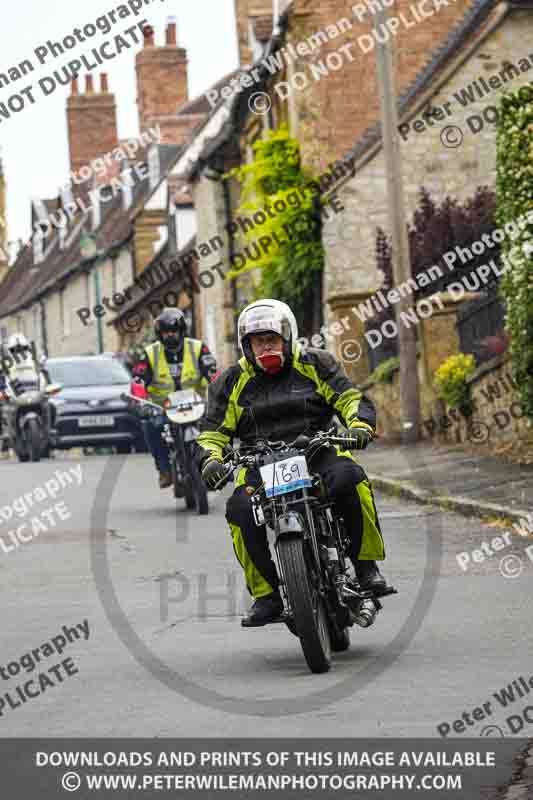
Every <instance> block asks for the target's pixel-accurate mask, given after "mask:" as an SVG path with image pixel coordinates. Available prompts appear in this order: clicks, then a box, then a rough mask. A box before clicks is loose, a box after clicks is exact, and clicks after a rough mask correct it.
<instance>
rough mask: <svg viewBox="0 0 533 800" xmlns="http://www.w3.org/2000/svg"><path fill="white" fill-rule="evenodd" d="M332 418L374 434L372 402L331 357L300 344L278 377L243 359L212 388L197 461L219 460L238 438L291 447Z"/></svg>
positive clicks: (249, 442) (325, 425)
mask: <svg viewBox="0 0 533 800" xmlns="http://www.w3.org/2000/svg"><path fill="white" fill-rule="evenodd" d="M334 414H337V415H338V417H339V418H340V420H341V422H342V423H343V424H344V425H345V426H346V427H347V428H349V427H350V426H351V425H353V424H354V423H358V424H360V423H363V424H366V425H368V426H369V428H370V429H371V430H372V431H373V430H374V429H375V425H376V412H375V409H374V405H373V403H372V401H371V400H369V399H368V398H367V397H365V396H364V395H363V394H362V393H361V392H360V391H359V389H356V388H355V387H354V385H353V384H352V383H351V382H350V381H349V380H348V378H347V377H346V375H345V374H344V372H343V370H342V368H341V366H340V364H339V362H338V361H337V360H336V359H335V358H334V356H332V355H331V353H328V352H326V351H324V350H316V349H311V348H308V349H302V348H301V347H300V345H299V344H297V345H296V352H295V354H294V357H293V359H292V363H290V364H287V365H286V366H285V367H284V368H283V369H282V370H281V372H279V373H277V374H276V375H267V374H266V373H264V372H263V371H261V370H260V369H259V368H257V370H256V369H254V367H252V365H251V364H249V363H248V361H247V360H246V359H245V358H244V357H243V358H241V359H240V360H239V362H238V364H235V366H232V367H229V369H227V370H225V371H224V372H223V373H222V374H221V375H220V376H219V377H218V378H217V380H216V381H215V382H214V383H212V384H211V386H210V387H209V399H208V408H207V412H206V415H205V417H204V418H203V420H202V423H201V433H200V436H199V437H198V439H197V442H198V445H199V446H200V449H199V453H198V461H199V463H200V464H201V463H202V462H203V461H204V460H205V459H206V458H207V457H208V456H211V457H214V458H217V459H219V460H221V458H222V449H223V447H224V445H226V444H231V442H232V440H233V438H234V437H237V438H238V439H240V441H241V443H242V444H252V443H253V442H255V441H257V439H260V438H261V439H269V440H271V441H280V440H283V441H286V442H290V441H292V440H293V439H295V438H296V436H298V435H299V434H300V433H305V434H309V435H313V434H314V433H316V432H317V431H320V430H325V429H327V428H328V427H330V426H331V422H332V418H333V416H334Z"/></svg>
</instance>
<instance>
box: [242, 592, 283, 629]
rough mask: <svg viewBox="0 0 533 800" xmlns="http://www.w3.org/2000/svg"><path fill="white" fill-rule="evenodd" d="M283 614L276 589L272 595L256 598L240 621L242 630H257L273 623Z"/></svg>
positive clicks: (280, 600) (281, 603)
mask: <svg viewBox="0 0 533 800" xmlns="http://www.w3.org/2000/svg"><path fill="white" fill-rule="evenodd" d="M282 612H283V600H282V599H281V595H280V593H279V591H278V590H277V589H276V591H275V592H272V594H267V595H265V597H258V598H257V600H256V601H255V603H254V604H253V606H252V607H251V609H250V611H249V612H248V614H247V615H246V616H245V617H243V619H242V620H241V625H242V627H243V628H258V627H260V626H261V625H268V623H269V622H274V620H276V619H277V618H278V617H279V616H280V614H281V613H282Z"/></svg>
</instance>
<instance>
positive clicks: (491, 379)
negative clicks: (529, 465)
mask: <svg viewBox="0 0 533 800" xmlns="http://www.w3.org/2000/svg"><path fill="white" fill-rule="evenodd" d="M468 384H469V386H470V392H471V397H472V401H473V413H472V417H471V418H470V420H469V421H468V422H467V420H466V419H465V417H464V416H463V415H462V414H460V413H459V411H457V410H453V409H448V410H446V409H445V408H444V406H442V410H441V413H440V414H439V413H434V414H433V415H431V416H430V417H428V418H426V419H425V423H424V426H423V427H424V434H425V435H426V436H428V437H430V438H434V439H436V440H440V441H443V442H452V443H463V442H468V443H470V444H472V445H490V446H498V445H500V444H507V443H519V442H525V441H526V440H529V439H531V435H532V429H531V426H530V425H529V423H528V420H527V417H525V416H524V414H523V411H522V406H521V403H520V400H519V397H518V394H517V392H516V384H515V381H514V379H513V376H512V372H511V365H510V362H509V359H508V357H507V356H505V355H504V356H497V357H496V358H493V359H492V360H491V361H488V362H487V363H485V364H482V365H481V366H480V367H478V369H477V370H476V372H475V373H474V374H473V375H472V377H471V378H470V379H469V381H468Z"/></svg>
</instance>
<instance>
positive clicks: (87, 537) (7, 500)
mask: <svg viewBox="0 0 533 800" xmlns="http://www.w3.org/2000/svg"><path fill="white" fill-rule="evenodd" d="M80 467H81V473H80V472H79V470H80ZM76 470H77V471H78V472H77V473H76V472H75V471H76ZM58 471H59V472H60V473H61V475H63V476H64V474H65V473H67V472H69V474H70V476H71V479H72V482H71V483H70V484H68V485H66V481H67V479H66V478H65V477H63V478H62V480H63V483H64V484H65V485H64V486H63V487H61V486H60V485H59V484H60V481H59V479H58V475H57V472H58ZM78 474H79V475H80V477H81V484H79V485H77V484H78V483H79V482H78V478H77V475H78ZM54 480H55V481H56V482H57V484H58V488H59V492H58V493H57V494H56V497H55V498H53V499H52V498H51V497H50V492H53V493H55V492H56V487H55V486H54V484H50V483H48V484H47V482H49V481H54ZM0 487H1V490H0V491H1V502H0V517H1V520H0V537H1V539H2V542H3V545H1V546H0V547H1V549H0V586H1V588H0V601H1V607H2V636H1V639H2V641H1V650H0V652H1V656H0V667H3V668H4V670H5V669H6V665H7V664H8V663H11V662H17V661H18V662H20V659H21V657H22V656H24V654H27V653H29V652H30V651H31V650H32V649H34V648H39V647H40V646H41V645H43V644H44V643H45V642H47V641H49V640H52V639H53V637H55V636H58V635H62V634H61V629H62V626H64V625H67V626H69V627H75V626H76V625H77V624H78V623H79V624H80V628H79V629H78V633H79V638H78V639H76V638H74V634H70V636H71V638H72V639H73V641H72V642H70V643H69V642H66V643H65V649H64V651H63V652H62V654H61V655H60V656H59V655H56V654H53V655H49V656H48V657H47V658H45V657H44V656H41V659H42V661H43V662H46V663H45V666H46V667H47V668H48V667H49V666H51V665H53V664H56V663H59V662H60V661H61V660H62V659H67V658H70V659H72V660H71V661H70V662H68V664H69V667H68V668H69V670H70V671H71V672H72V673H73V674H71V675H67V673H66V672H64V673H63V675H62V678H61V680H58V678H57V676H55V677H53V683H54V685H53V687H52V686H50V687H46V689H45V691H43V692H42V693H41V694H40V695H38V696H36V697H35V698H33V699H30V700H28V701H27V702H22V701H20V700H19V705H18V706H17V707H15V708H11V707H9V705H7V704H6V705H4V707H3V708H2V715H1V717H0V725H1V734H0V735H1V736H24V737H26V736H46V737H50V736H61V737H71V736H72V737H74V736H106V737H110V736H117V737H118V736H128V737H129V736H147V737H165V736H178V737H179V736H188V737H189V736H191V737H192V736H202V737H205V736H224V737H231V736H307V737H309V736H320V737H324V738H327V737H339V736H350V737H359V736H363V737H396V736H401V737H405V736H412V737H434V736H438V731H437V726H438V725H443V724H444V723H448V724H449V725H450V726H452V725H453V722H454V720H457V719H459V718H460V717H461V715H462V714H463V712H465V711H466V712H468V713H470V712H472V711H473V709H474V708H476V707H483V704H484V703H485V704H486V703H489V705H488V707H487V708H486V709H485V712H484V718H483V719H478V720H477V721H476V720H475V719H473V718H472V716H470V717H468V718H467V719H469V720H470V722H471V723H472V724H470V725H468V724H467V722H466V721H465V722H464V725H463V727H464V732H459V731H458V732H457V733H456V734H455V735H456V736H458V737H459V738H461V737H463V738H464V737H466V736H468V735H471V736H480V735H494V734H497V733H498V731H497V730H495V729H488V728H487V726H488V725H491V726H498V727H499V728H500V729H501V731H502V732H503V733H505V735H506V736H511V735H512V732H511V731H510V730H509V724H508V723H507V722H506V718H507V717H509V715H510V714H514V715H519V713H520V711H521V710H522V709H523V708H524V707H525V706H526V705H527V704H528V703H529V704H530V705H532V704H533V690H531V694H530V695H528V696H526V693H525V690H523V694H524V697H523V698H520V697H517V699H516V700H515V701H514V702H512V703H511V705H510V706H508V707H507V708H503V707H502V705H501V703H500V702H499V701H498V700H497V699H496V698H495V697H494V696H493V693H495V692H499V690H500V689H501V688H502V687H504V686H506V685H508V684H510V683H511V681H512V680H514V679H517V678H518V677H519V676H523V677H524V678H525V679H526V681H528V680H529V678H530V677H531V676H532V675H533V659H532V653H533V631H532V626H531V585H532V584H531V578H532V575H533V556H532V559H528V558H527V554H526V553H525V548H526V547H527V545H528V544H529V545H531V544H533V542H531V541H527V540H524V539H521V538H519V537H515V538H514V539H512V540H511V541H512V544H511V545H506V546H505V548H504V549H502V551H500V552H498V553H495V554H494V555H490V556H489V555H486V558H485V560H484V561H483V562H482V563H481V562H479V563H472V565H471V566H470V567H469V568H468V569H467V571H466V572H464V571H463V570H462V569H461V567H460V566H459V564H458V562H457V559H456V554H457V553H460V552H463V553H465V552H469V551H472V550H474V549H479V548H480V546H481V543H482V542H483V541H485V542H487V543H490V541H491V540H492V539H493V538H494V537H495V536H498V535H500V536H501V534H502V531H501V530H500V529H498V528H489V527H487V526H486V525H483V524H481V523H480V522H479V521H476V520H466V519H464V518H462V517H460V516H458V515H454V514H450V513H443V512H440V511H436V510H435V509H430V508H426V507H420V506H416V505H411V504H408V503H405V502H403V501H399V500H398V501H396V500H392V499H391V498H386V497H383V496H379V495H378V496H377V502H378V506H379V508H380V509H381V516H382V526H383V529H384V537H385V541H386V545H387V551H388V558H387V561H386V563H385V567H384V571H385V572H386V575H387V576H388V578H389V579H390V580H391V581H392V582H393V583H394V584H395V586H396V587H397V588H398V590H399V594H398V595H397V596H394V597H391V598H387V599H385V600H384V605H385V608H384V611H383V612H382V613H381V614H380V615H379V617H378V620H377V622H376V624H375V625H374V627H373V628H371V629H369V630H362V629H359V628H355V629H352V632H353V633H352V646H351V649H350V650H349V651H348V652H347V653H343V654H339V655H338V656H336V658H335V663H334V668H333V669H332V670H331V672H330V673H328V674H326V675H312V674H310V672H309V671H308V669H307V667H306V664H305V662H304V659H303V655H302V653H301V651H300V647H299V642H298V640H297V639H296V638H295V637H294V636H292V635H291V634H290V633H289V631H288V630H287V629H286V628H285V627H283V626H281V625H278V626H269V627H267V628H264V629H256V630H244V629H241V627H240V625H239V616H240V613H241V610H242V609H243V608H245V607H246V606H247V604H248V602H249V601H248V599H247V597H246V596H245V594H244V593H243V584H242V580H241V575H240V568H239V565H238V564H237V562H236V561H235V559H234V556H233V551H232V546H231V539H230V537H229V534H228V532H227V530H226V527H225V520H224V503H225V496H226V495H227V494H228V492H229V489H227V490H226V491H225V492H224V493H223V495H220V494H217V495H213V494H210V504H211V512H210V514H209V516H208V517H197V516H194V515H192V516H191V515H190V514H188V513H186V512H185V511H184V503H183V501H177V502H176V501H174V500H173V499H172V495H171V493H170V492H169V491H165V492H162V491H160V490H159V489H158V488H157V485H156V477H155V472H154V470H153V468H152V464H151V461H150V460H149V458H148V457H147V456H141V455H138V456H130V457H118V456H115V457H112V458H103V457H90V458H83V459H82V460H81V461H78V460H76V459H75V458H70V457H69V458H62V457H57V458H56V459H54V460H51V461H43V462H41V463H40V464H33V465H20V464H18V463H16V462H15V461H2V462H0ZM37 487H41V489H43V491H44V492H45V493H46V495H47V498H46V499H43V495H39V497H40V498H41V499H40V501H38V500H36V499H35V490H36V489H37ZM25 493H26V494H28V493H32V497H33V499H32V502H33V506H32V507H29V506H28V507H27V509H26V513H25V515H24V505H23V504H22V501H19V502H17V504H16V508H15V507H14V506H13V503H14V502H15V501H16V500H17V498H19V499H20V497H21V496H22V495H24V494H25ZM55 503H63V504H64V505H63V506H61V513H62V514H63V516H66V514H67V513H68V514H69V515H70V516H69V517H68V518H67V519H63V520H60V521H59V522H58V523H57V524H54V525H52V524H51V520H52V516H51V515H50V514H49V515H48V519H46V517H45V516H43V514H42V512H43V511H45V510H47V509H49V508H51V507H52V506H53V505H54V504H55ZM25 504H26V505H28V504H27V501H26V502H25ZM108 506H109V507H108ZM65 509H66V510H65ZM17 510H18V511H17ZM19 514H20V517H19ZM10 515H11V518H10V519H6V517H10ZM55 516H56V517H57V512H56V514H55ZM37 517H38V518H39V519H40V520H41V522H44V524H45V525H47V530H43V529H42V528H41V530H40V532H39V534H38V535H37V536H36V537H34V538H31V537H32V534H31V533H30V531H32V525H33V524H34V523H33V522H32V521H33V520H35V519H36V518H37ZM13 520H16V525H15V524H14V522H13ZM22 524H26V525H27V527H26V528H25V529H23V530H22V531H21V532H22V535H23V536H24V537H25V538H26V539H29V541H27V542H25V543H22V544H20V546H18V547H16V548H15V547H14V543H13V539H12V538H10V537H9V531H10V530H13V529H14V528H16V527H18V526H20V525H22ZM441 537H442V554H440V551H439V539H440V538H441ZM504 543H505V540H504ZM489 546H490V545H489ZM10 547H11V549H10ZM6 551H7V552H6ZM532 551H533V548H532ZM510 554H515V556H517V557H518V558H520V559H521V562H520V563H521V564H522V573H521V574H520V575H518V576H517V577H508V578H505V577H503V576H502V574H501V572H500V562H501V558H502V557H504V556H508V555H510ZM441 555H442V557H440V556H441ZM477 558H478V560H479V555H478V556H477ZM463 559H464V556H463ZM507 564H508V566H507V567H505V566H504V569H508V571H509V572H510V573H511V572H513V570H514V571H515V572H516V571H518V561H517V560H516V558H515V560H514V561H513V560H512V559H511V561H508V562H507ZM424 575H425V578H424ZM85 620H87V623H88V633H89V636H88V638H87V639H86V638H85V633H81V630H82V627H81V626H82V624H83V623H84V621H85ZM57 641H58V647H61V646H62V643H61V640H57ZM25 665H26V666H25V667H24V671H23V668H22V667H21V668H20V672H19V674H18V675H17V676H11V675H10V674H7V679H6V678H5V677H4V675H5V674H6V673H5V672H4V675H2V680H0V686H1V689H2V692H4V693H5V692H6V691H8V690H9V691H11V692H12V693H13V696H15V687H16V685H19V684H20V683H21V682H24V681H25V680H27V679H28V678H31V676H32V675H31V669H30V668H31V663H30V662H29V661H28V659H26V661H25ZM39 668H42V665H41V666H40V667H39ZM16 669H17V667H16V666H13V667H12V670H13V671H16ZM66 669H67V668H66V667H65V670H66ZM74 669H76V670H77V672H74ZM520 685H521V684H519V686H520ZM532 685H533V681H532ZM489 709H490V710H489ZM478 717H479V714H478ZM518 724H519V723H518V722H515V723H514V725H515V726H517V725H518ZM458 727H459V728H460V725H459V726H458ZM532 727H533V726H532V725H531V724H529V725H528V724H526V725H525V726H524V727H523V729H522V730H521V731H520V732H519V733H517V735H518V736H531V734H532ZM452 735H453V730H452ZM517 744H518V742H517Z"/></svg>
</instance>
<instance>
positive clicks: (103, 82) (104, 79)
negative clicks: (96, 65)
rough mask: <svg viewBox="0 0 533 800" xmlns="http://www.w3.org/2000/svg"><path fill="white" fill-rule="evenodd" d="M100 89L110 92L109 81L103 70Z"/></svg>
mask: <svg viewBox="0 0 533 800" xmlns="http://www.w3.org/2000/svg"><path fill="white" fill-rule="evenodd" d="M100 91H101V92H105V93H107V92H109V84H108V82H107V73H106V72H102V74H101V75H100Z"/></svg>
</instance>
